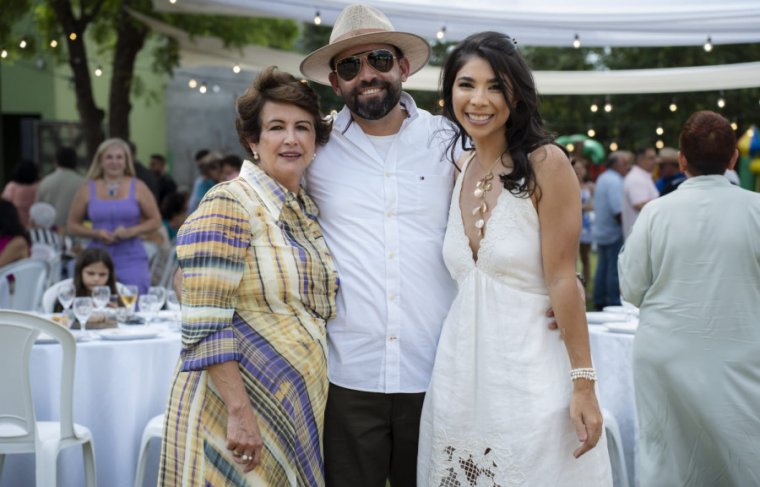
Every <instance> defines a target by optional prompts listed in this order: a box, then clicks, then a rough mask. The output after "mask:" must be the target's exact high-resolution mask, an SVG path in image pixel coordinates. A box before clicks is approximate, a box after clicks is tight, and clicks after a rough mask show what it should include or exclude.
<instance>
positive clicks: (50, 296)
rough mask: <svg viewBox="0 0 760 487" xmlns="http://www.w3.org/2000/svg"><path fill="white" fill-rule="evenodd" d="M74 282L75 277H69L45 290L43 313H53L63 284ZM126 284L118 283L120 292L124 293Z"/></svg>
mask: <svg viewBox="0 0 760 487" xmlns="http://www.w3.org/2000/svg"><path fill="white" fill-rule="evenodd" d="M72 282H74V279H72V278H68V279H64V280H62V281H58V282H56V283H55V284H53V285H52V286H50V287H49V288H47V289H46V290H45V292H44V293H43V294H42V312H43V313H52V312H53V310H54V309H55V303H56V302H58V289H60V288H61V286H64V285H66V284H71V283H72ZM124 286H125V284H122V283H120V282H117V283H116V291H117V292H118V293H119V294H123V293H122V291H121V290H122V288H124Z"/></svg>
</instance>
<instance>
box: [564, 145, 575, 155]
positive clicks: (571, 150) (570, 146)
mask: <svg viewBox="0 0 760 487" xmlns="http://www.w3.org/2000/svg"><path fill="white" fill-rule="evenodd" d="M565 149H567V152H570V153H573V152H575V145H573V144H567V145H566V146H565Z"/></svg>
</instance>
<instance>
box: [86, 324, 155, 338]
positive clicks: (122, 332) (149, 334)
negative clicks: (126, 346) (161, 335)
mask: <svg viewBox="0 0 760 487" xmlns="http://www.w3.org/2000/svg"><path fill="white" fill-rule="evenodd" d="M140 328H142V327H140ZM98 335H100V338H102V339H103V340H143V339H146V338H155V337H157V336H158V331H157V330H146V329H139V330H130V329H125V328H112V329H108V330H100V331H99V332H98Z"/></svg>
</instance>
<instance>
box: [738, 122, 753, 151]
mask: <svg viewBox="0 0 760 487" xmlns="http://www.w3.org/2000/svg"><path fill="white" fill-rule="evenodd" d="M752 134H753V132H752V129H751V128H750V129H748V130H747V131H746V132H744V135H742V136H741V137H739V140H738V141H737V144H736V146H737V148H738V149H739V154H741V155H743V156H745V157H746V156H748V155H749V143H750V142H751V141H752Z"/></svg>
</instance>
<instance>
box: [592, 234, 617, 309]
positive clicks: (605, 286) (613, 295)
mask: <svg viewBox="0 0 760 487" xmlns="http://www.w3.org/2000/svg"><path fill="white" fill-rule="evenodd" d="M622 246H623V238H622V237H621V238H620V239H619V240H617V241H615V242H614V243H611V244H598V245H597V252H598V254H599V259H598V260H597V262H596V274H595V275H594V306H595V307H596V309H598V310H601V309H602V308H604V307H605V306H616V305H619V304H620V282H619V281H618V266H617V264H618V254H619V253H620V248H621V247H622Z"/></svg>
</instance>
